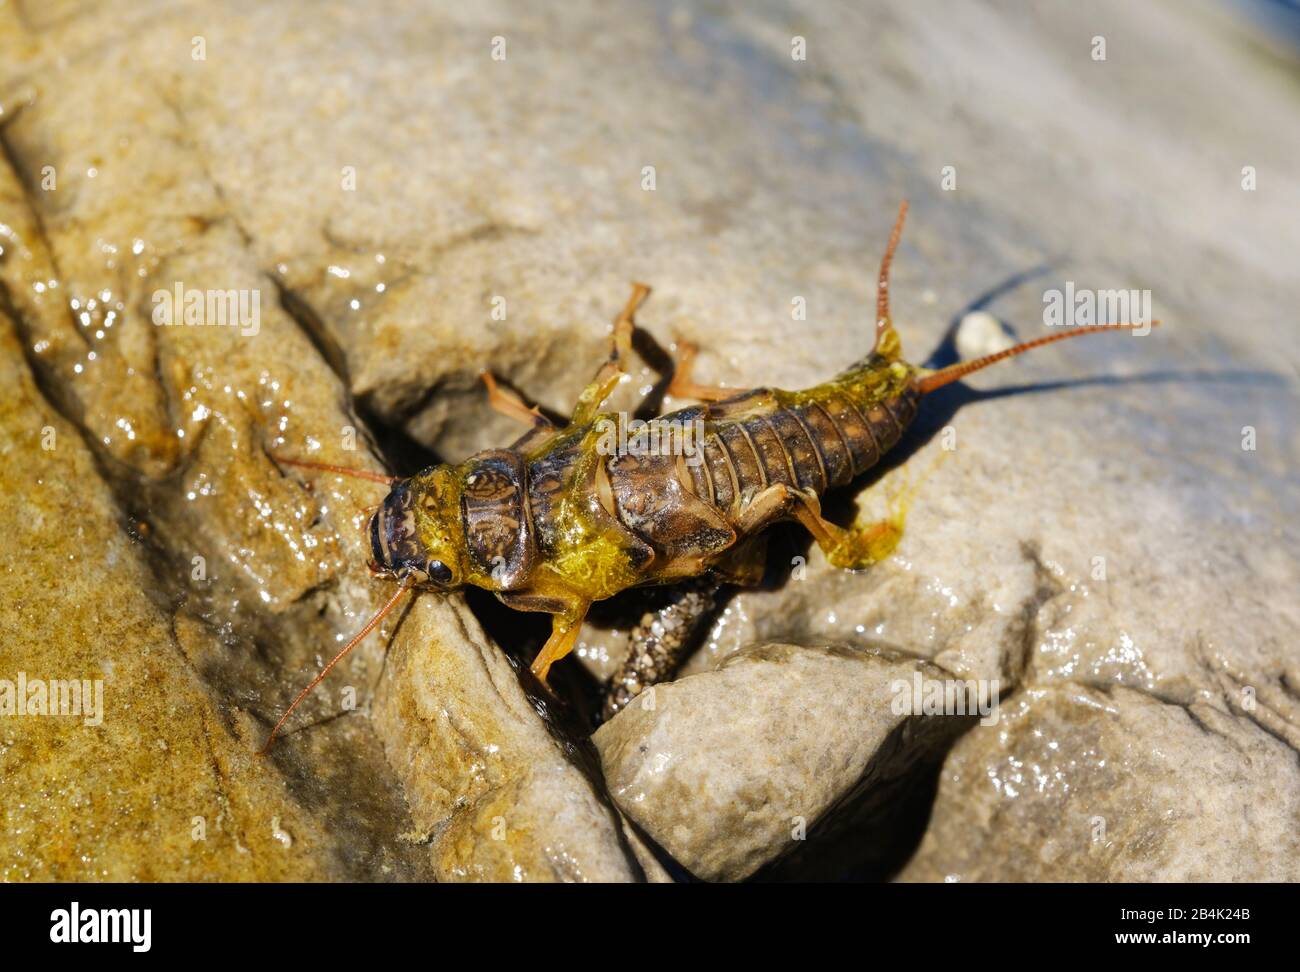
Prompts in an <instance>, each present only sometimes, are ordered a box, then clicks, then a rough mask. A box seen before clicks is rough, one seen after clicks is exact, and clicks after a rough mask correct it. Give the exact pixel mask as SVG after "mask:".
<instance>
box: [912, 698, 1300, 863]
mask: <svg viewBox="0 0 1300 972" xmlns="http://www.w3.org/2000/svg"><path fill="white" fill-rule="evenodd" d="M1271 694H1272V696H1273V697H1271V698H1270V699H1268V700H1267V701H1264V700H1263V699H1261V700H1260V702H1259V708H1258V709H1257V710H1256V711H1257V712H1258V713H1259V714H1258V715H1256V716H1255V717H1253V718H1252V717H1249V716H1247V715H1241V716H1233V715H1231V714H1229V713H1227V712H1225V711H1224V709H1223V708H1221V707H1220V706H1219V705H1217V704H1212V703H1210V702H1208V701H1199V702H1196V703H1193V704H1190V705H1176V704H1173V703H1171V702H1166V701H1162V700H1161V699H1158V698H1155V697H1152V696H1150V695H1147V694H1144V693H1141V692H1137V691H1134V690H1132V689H1126V688H1113V689H1109V690H1105V689H1096V688H1084V687H1081V686H1077V685H1064V684H1062V685H1053V686H1050V687H1046V688H1042V689H1031V690H1027V691H1025V692H1023V693H1022V694H1020V695H1017V696H1016V697H1015V698H1014V699H1012V700H1010V701H1008V702H1006V703H1004V705H1003V706H1002V718H1001V719H1000V721H999V723H998V725H996V726H992V727H988V728H986V727H983V726H976V727H975V728H973V729H972V730H971V731H970V733H969V734H968V735H967V736H966V737H965V738H964V739H962V741H961V742H960V743H958V744H957V746H956V747H954V749H953V751H952V754H951V755H950V756H949V758H948V760H947V762H946V763H945V764H944V768H943V774H942V778H941V784H940V789H939V797H938V800H937V802H936V804H935V807H934V816H933V818H932V821H931V825H930V829H929V831H928V832H927V833H926V835H925V839H924V840H923V841H922V843H921V847H920V849H919V850H918V851H917V854H916V856H915V857H914V858H913V859H912V861H911V862H910V863H909V864H908V866H907V868H906V869H905V870H904V872H903V874H902V877H903V879H904V880H911V881H1137V882H1146V881H1290V882H1294V881H1296V880H1297V879H1300V831H1297V828H1296V821H1297V820H1300V766H1298V764H1297V760H1296V743H1297V741H1298V737H1300V732H1298V731H1297V728H1296V727H1297V726H1300V705H1297V703H1296V700H1295V698H1294V696H1290V697H1287V696H1286V695H1285V693H1282V692H1279V691H1277V690H1274V691H1273V693H1271ZM1265 713H1268V715H1265ZM1269 718H1278V719H1281V720H1286V721H1289V725H1290V729H1289V731H1287V732H1286V735H1287V736H1289V739H1288V738H1285V737H1280V735H1279V736H1275V735H1273V733H1272V731H1271V730H1269V729H1268V728H1267V726H1268V722H1267V721H1266V720H1267V719H1269ZM1261 727H1264V728H1265V730H1266V731H1263V732H1261V731H1260V729H1261Z"/></svg>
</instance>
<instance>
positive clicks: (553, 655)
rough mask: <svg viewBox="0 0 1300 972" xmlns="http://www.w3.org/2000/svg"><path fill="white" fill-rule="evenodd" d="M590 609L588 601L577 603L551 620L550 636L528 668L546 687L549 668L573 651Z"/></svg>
mask: <svg viewBox="0 0 1300 972" xmlns="http://www.w3.org/2000/svg"><path fill="white" fill-rule="evenodd" d="M590 607H591V602H590V601H578V602H576V603H575V604H574V605H572V606H571V607H570V608H568V609H567V610H565V611H564V612H562V613H560V614H556V615H555V616H554V617H553V618H552V619H551V636H550V637H549V638H547V639H546V644H544V645H542V650H541V651H539V652H538V653H537V657H536V658H534V659H533V663H532V665H531V666H530V667H531V668H532V671H533V674H534V675H536V676H537V678H538V680H539V681H540V682H541V683H542V684H543V685H546V676H547V675H548V674H549V673H550V671H551V666H552V665H554V664H555V663H556V662H557V661H559V660H560V659H561V658H563V657H564V656H565V655H567V654H568V653H569V652H571V651H573V646H574V644H575V643H576V642H577V640H578V632H579V631H581V630H582V620H583V618H585V617H586V616H587V609H588V608H590Z"/></svg>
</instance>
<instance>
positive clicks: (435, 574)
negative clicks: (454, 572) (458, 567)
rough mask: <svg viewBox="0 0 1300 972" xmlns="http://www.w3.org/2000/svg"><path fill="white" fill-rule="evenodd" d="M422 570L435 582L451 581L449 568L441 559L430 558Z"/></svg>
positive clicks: (446, 582)
mask: <svg viewBox="0 0 1300 972" xmlns="http://www.w3.org/2000/svg"><path fill="white" fill-rule="evenodd" d="M424 570H425V573H427V574H428V575H429V579H430V580H431V581H433V582H434V583H435V584H450V583H451V568H450V567H448V566H447V565H446V564H444V563H443V562H442V561H441V560H430V561H429V563H428V565H427V566H426V567H425V568H424Z"/></svg>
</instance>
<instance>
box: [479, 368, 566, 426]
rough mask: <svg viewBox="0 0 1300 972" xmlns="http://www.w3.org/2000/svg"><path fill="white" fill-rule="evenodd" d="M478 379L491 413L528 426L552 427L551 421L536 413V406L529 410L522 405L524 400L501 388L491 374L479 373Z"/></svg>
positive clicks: (538, 412)
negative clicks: (486, 394) (484, 390)
mask: <svg viewBox="0 0 1300 972" xmlns="http://www.w3.org/2000/svg"><path fill="white" fill-rule="evenodd" d="M479 378H481V379H482V381H483V384H484V385H486V386H487V393H488V404H489V405H491V406H492V409H493V411H496V412H500V413H501V414H502V415H504V416H506V417H507V418H512V419H518V420H519V421H520V422H527V423H528V424H529V425H533V426H538V425H541V426H546V427H548V428H553V427H554V426H552V425H551V420H550V419H548V418H547V417H546V416H545V415H543V414H542V413H541V412H540V411H538V409H537V406H536V405H534V406H533V407H532V408H529V407H528V406H527V405H526V404H525V403H524V400H523V399H522V398H520V397H519V396H518V395H516V394H515V393H514V392H513V391H511V390H510V389H509V388H502V387H501V386H500V385H498V384H497V380H496V376H495V375H493V374H492V372H490V371H482V372H479Z"/></svg>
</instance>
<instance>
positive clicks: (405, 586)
mask: <svg viewBox="0 0 1300 972" xmlns="http://www.w3.org/2000/svg"><path fill="white" fill-rule="evenodd" d="M410 589H411V585H410V583H409V582H406V581H404V582H403V583H402V584H401V586H399V587H398V588H397V591H396V592H395V593H394V594H393V596H392V597H390V598H389V599H388V603H387V604H385V605H384V606H383V607H381V608H380V609H379V610H378V612H376V614H375V616H374V617H373V618H371V619H370V620H369V621H368V622H367V623H366V626H365V627H364V628H362V629H361V630H360V631H358V632H357V633H356V634H355V635H354V636H353V638H352V640H351V641H349V642H348V643H347V644H346V645H344V646H343V647H342V648H341V649H340V650H339V653H338V654H337V655H335V656H334V657H333V658H331V659H330V660H329V663H328V664H327V665H326V666H325V667H324V668H322V669H321V670H320V674H319V675H317V676H316V677H315V678H313V679H312V680H311V682H310V683H309V684H308V686H307V687H306V688H305V689H303V690H302V691H301V692H299V693H298V697H297V698H296V699H294V700H293V702H291V703H290V704H289V708H287V709H285V710H284V715H282V716H280V721H279V722H277V723H276V724H275V728H274V729H272V730H271V735H270V736H269V737H268V738H267V740H266V745H265V746H263V747H262V755H263V756H265V755H266V754H267V753H268V752H270V751H271V743H273V742H275V736H276V733H278V732H279V731H280V727H281V726H283V725H284V724H285V721H286V720H288V718H289V716H291V715H293V710H294V709H296V708H298V703H299V702H301V701H302V700H303V699H305V698H306V697H307V696H308V695H310V694H311V690H312V689H314V688H315V687H316V686H317V685H319V684H320V683H321V682H323V681H324V680H325V676H326V675H328V674H329V673H330V669H332V668H333V667H334V666H335V665H337V664H338V663H339V662H340V661H342V660H343V656H344V655H346V654H347V653H348V652H350V651H351V650H352V649H353V648H355V647H356V646H357V645H358V644H360V643H361V640H362V639H363V638H365V636H366V635H368V634H370V632H372V631H374V630H375V628H376V627H377V626H378V625H379V622H380V621H382V620H384V616H385V615H386V614H388V612H389V611H391V610H392V609H393V608H394V607H395V606H396V605H397V602H398V601H399V600H401V598H402V595H403V594H405V593H406V592H407V591H409V590H410Z"/></svg>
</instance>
